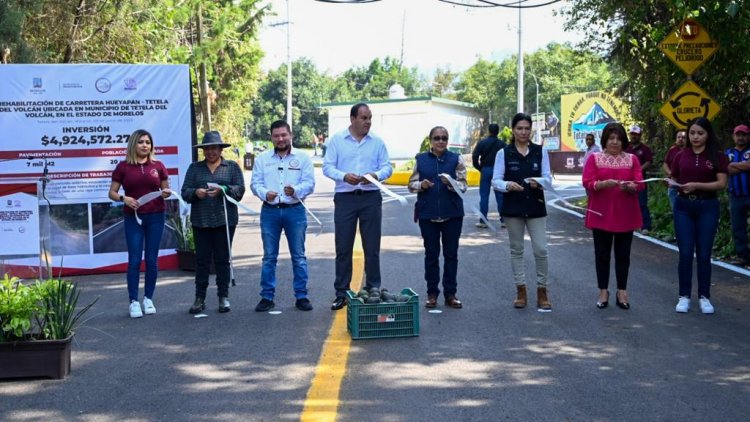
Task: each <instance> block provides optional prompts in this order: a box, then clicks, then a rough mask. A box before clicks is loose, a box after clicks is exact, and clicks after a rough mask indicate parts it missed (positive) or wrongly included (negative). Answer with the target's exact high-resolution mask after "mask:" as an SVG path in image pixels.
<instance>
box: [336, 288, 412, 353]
mask: <svg viewBox="0 0 750 422" xmlns="http://www.w3.org/2000/svg"><path fill="white" fill-rule="evenodd" d="M346 294H347V296H348V299H349V304H348V305H347V308H346V327H347V331H349V334H350V335H351V336H352V339H354V340H360V339H368V338H389V337H414V336H418V335H419V295H418V294H417V293H416V292H415V291H414V290H412V289H409V288H407V289H403V290H401V294H402V295H406V296H409V300H408V301H406V302H396V303H370V304H366V303H364V302H362V300H360V299H359V298H358V297H357V293H355V292H353V291H351V290H349V291H348V292H346Z"/></svg>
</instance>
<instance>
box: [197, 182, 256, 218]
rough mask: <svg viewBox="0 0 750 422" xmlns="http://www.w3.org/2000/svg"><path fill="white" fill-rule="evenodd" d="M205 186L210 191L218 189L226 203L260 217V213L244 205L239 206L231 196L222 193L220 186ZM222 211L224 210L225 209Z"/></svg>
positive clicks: (210, 184)
mask: <svg viewBox="0 0 750 422" xmlns="http://www.w3.org/2000/svg"><path fill="white" fill-rule="evenodd" d="M207 185H208V187H209V188H211V189H219V190H220V191H222V196H223V197H224V199H225V200H226V201H229V202H230V203H232V204H234V205H236V206H237V207H238V208H242V209H243V210H245V211H246V212H247V213H248V214H250V215H260V213H259V212H258V211H255V210H254V209H252V208H250V207H246V206H245V205H242V204H240V203H239V202H238V201H237V200H236V199H234V198H232V197H231V196H229V195H227V194H226V192H224V189H222V188H221V186H220V185H218V184H216V183H207ZM224 209H226V207H225V208H224Z"/></svg>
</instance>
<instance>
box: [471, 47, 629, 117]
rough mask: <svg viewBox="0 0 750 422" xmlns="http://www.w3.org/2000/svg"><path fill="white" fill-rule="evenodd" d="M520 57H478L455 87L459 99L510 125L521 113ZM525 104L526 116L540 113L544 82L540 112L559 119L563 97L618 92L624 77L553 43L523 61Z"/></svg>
mask: <svg viewBox="0 0 750 422" xmlns="http://www.w3.org/2000/svg"><path fill="white" fill-rule="evenodd" d="M517 57H518V56H515V55H514V56H510V57H508V58H506V59H504V60H503V61H501V62H500V63H495V62H490V61H488V60H484V59H479V60H478V61H477V62H476V63H475V64H474V65H473V66H472V67H470V68H469V69H468V70H467V71H466V72H464V73H463V75H461V78H460V80H459V81H458V83H457V84H456V88H457V98H458V99H459V100H461V101H466V102H470V103H473V104H476V105H477V107H478V108H479V109H480V110H482V111H483V112H484V113H486V115H485V116H486V117H487V118H488V120H489V117H490V116H491V118H492V119H491V120H493V121H495V122H506V123H507V122H510V119H511V117H512V116H513V115H514V114H515V113H516V111H517V100H516V99H517V91H518V88H517V83H518V82H517V81H518V72H517V67H516V66H517ZM524 63H525V70H526V74H525V75H524V84H525V85H524V94H525V95H524V104H523V109H524V111H526V112H533V111H534V110H536V85H535V83H534V78H533V77H532V76H531V74H532V73H533V74H534V75H535V76H536V77H537V79H538V81H539V111H540V112H541V111H554V112H555V113H557V115H560V96H561V95H563V94H566V93H571V92H585V91H594V90H601V89H614V88H616V87H617V85H618V84H619V83H620V82H619V81H620V80H621V77H619V76H618V74H617V73H616V72H614V71H613V70H612V69H611V68H610V67H609V66H608V65H607V63H606V62H605V61H604V60H603V59H602V58H601V57H599V56H598V55H597V54H595V53H593V52H591V51H581V50H579V49H575V48H573V47H572V46H570V45H568V44H559V43H551V44H549V45H547V46H546V47H545V48H543V49H539V50H537V51H535V52H533V53H531V54H528V55H526V56H525V57H524Z"/></svg>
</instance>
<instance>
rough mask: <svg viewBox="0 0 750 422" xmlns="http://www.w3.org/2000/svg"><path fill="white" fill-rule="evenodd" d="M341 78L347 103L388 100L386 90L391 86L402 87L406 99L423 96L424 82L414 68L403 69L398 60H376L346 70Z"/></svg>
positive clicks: (387, 58)
mask: <svg viewBox="0 0 750 422" xmlns="http://www.w3.org/2000/svg"><path fill="white" fill-rule="evenodd" d="M340 78H343V80H344V81H345V83H346V85H347V87H348V89H347V90H346V92H348V93H349V94H350V98H349V101H357V100H376V99H382V98H388V90H389V88H390V87H391V86H392V85H393V84H399V85H401V86H402V87H404V92H405V93H406V96H407V97H414V96H419V95H423V94H424V93H425V91H426V89H425V81H424V79H423V77H422V76H421V75H420V74H419V71H418V69H417V68H416V67H413V68H403V67H402V66H401V63H399V61H398V60H396V59H394V58H392V57H386V58H385V59H383V60H382V61H381V60H380V59H379V58H378V59H375V60H373V61H372V62H370V64H369V65H368V66H357V67H353V68H351V69H348V70H346V71H345V72H344V73H343V74H342V75H341V76H340Z"/></svg>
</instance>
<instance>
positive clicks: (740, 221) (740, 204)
mask: <svg viewBox="0 0 750 422" xmlns="http://www.w3.org/2000/svg"><path fill="white" fill-rule="evenodd" d="M749 213H750V196H732V197H731V198H730V203H729V215H730V217H731V219H732V238H733V239H734V250H735V251H736V252H737V256H738V257H740V258H744V259H750V249H748V245H747V215H748V214H749Z"/></svg>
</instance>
